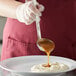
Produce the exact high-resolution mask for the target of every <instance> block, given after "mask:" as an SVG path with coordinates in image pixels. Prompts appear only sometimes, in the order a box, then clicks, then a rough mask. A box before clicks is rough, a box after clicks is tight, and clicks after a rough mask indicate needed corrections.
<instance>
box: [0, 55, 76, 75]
mask: <svg viewBox="0 0 76 76" xmlns="http://www.w3.org/2000/svg"><path fill="white" fill-rule="evenodd" d="M49 63H50V66H48V62H47V56H44V55H38V56H37V55H36V56H22V57H15V58H10V59H7V60H4V61H2V62H0V68H1V69H3V70H6V71H8V72H10V73H11V74H12V76H30V75H31V76H39V75H40V76H43V75H44V76H47V75H48V76H49V75H52V76H55V75H61V74H64V73H66V72H68V71H72V70H74V69H76V61H74V60H72V59H69V58H64V57H59V56H50V58H49Z"/></svg>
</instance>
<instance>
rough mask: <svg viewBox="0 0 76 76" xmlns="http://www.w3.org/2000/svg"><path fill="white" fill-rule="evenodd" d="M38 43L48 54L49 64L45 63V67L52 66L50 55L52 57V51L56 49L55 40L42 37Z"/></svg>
mask: <svg viewBox="0 0 76 76" xmlns="http://www.w3.org/2000/svg"><path fill="white" fill-rule="evenodd" d="M38 45H39V46H40V47H41V48H43V49H44V52H45V53H46V54H47V56H48V64H44V65H43V66H44V67H50V66H51V65H50V62H49V57H50V53H51V52H52V51H53V50H54V48H55V44H54V42H53V41H51V40H49V39H46V38H41V39H39V40H38Z"/></svg>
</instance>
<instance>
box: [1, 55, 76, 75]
mask: <svg viewBox="0 0 76 76" xmlns="http://www.w3.org/2000/svg"><path fill="white" fill-rule="evenodd" d="M43 56H44V57H47V56H46V55H28V56H20V57H13V58H8V59H6V60H7V61H9V60H11V59H19V58H24V57H43ZM50 57H56V58H61V59H66V60H70V61H73V62H75V63H76V61H75V60H73V59H70V58H66V57H61V56H54V55H51V56H50ZM6 60H3V61H1V62H4V61H6ZM1 62H0V68H2V69H4V70H6V71H8V72H11V73H12V72H13V73H18V74H19V73H20V74H21V73H31V74H32V73H33V74H37V73H38V74H58V73H66V72H69V71H72V70H75V69H76V67H75V68H74V69H69V70H66V71H61V72H31V71H27V72H26V71H25V72H18V71H16V70H11V69H9V68H5V67H4V66H2V65H1Z"/></svg>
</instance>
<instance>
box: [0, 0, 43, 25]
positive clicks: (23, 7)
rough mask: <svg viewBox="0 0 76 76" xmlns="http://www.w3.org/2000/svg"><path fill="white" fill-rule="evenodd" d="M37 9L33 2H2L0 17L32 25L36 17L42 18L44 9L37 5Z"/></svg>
mask: <svg viewBox="0 0 76 76" xmlns="http://www.w3.org/2000/svg"><path fill="white" fill-rule="evenodd" d="M37 6H38V7H39V8H37V7H36V6H35V5H34V2H33V0H30V1H28V2H26V3H21V2H18V1H15V0H0V16H5V17H10V18H14V19H17V20H18V21H19V22H22V23H25V24H27V25H30V24H31V23H33V22H34V21H35V19H36V16H41V12H42V11H43V10H44V7H43V6H42V5H41V4H39V3H37Z"/></svg>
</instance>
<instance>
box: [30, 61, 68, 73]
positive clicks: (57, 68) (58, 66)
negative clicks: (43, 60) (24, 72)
mask: <svg viewBox="0 0 76 76" xmlns="http://www.w3.org/2000/svg"><path fill="white" fill-rule="evenodd" d="M68 69H69V66H68V65H66V64H64V63H58V62H55V63H52V64H51V66H50V67H44V66H43V64H38V65H34V66H33V67H32V68H31V71H32V72H63V71H65V70H68Z"/></svg>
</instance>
